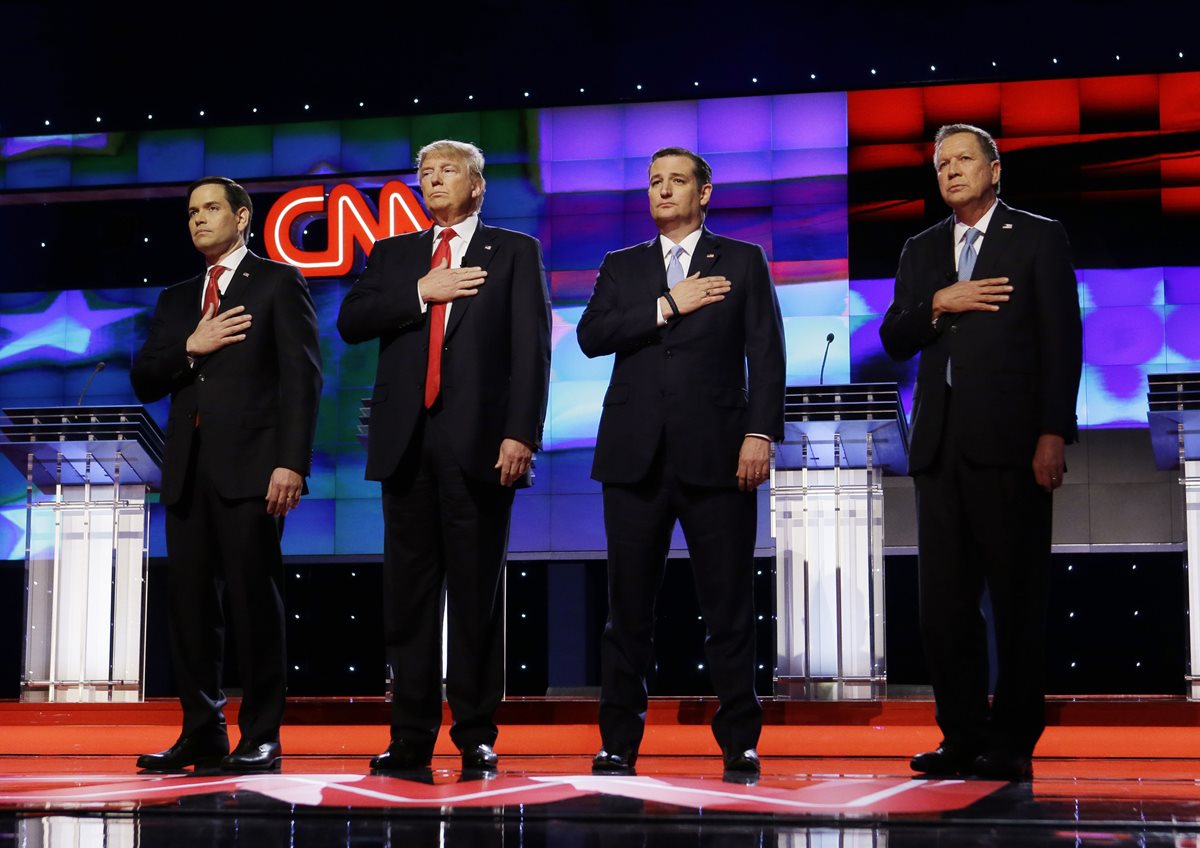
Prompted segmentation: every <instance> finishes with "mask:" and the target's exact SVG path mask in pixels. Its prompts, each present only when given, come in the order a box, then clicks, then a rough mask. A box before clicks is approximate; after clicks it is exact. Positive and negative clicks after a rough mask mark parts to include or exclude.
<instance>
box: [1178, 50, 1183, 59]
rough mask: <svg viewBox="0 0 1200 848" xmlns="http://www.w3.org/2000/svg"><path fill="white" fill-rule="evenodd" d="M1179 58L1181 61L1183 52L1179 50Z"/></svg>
mask: <svg viewBox="0 0 1200 848" xmlns="http://www.w3.org/2000/svg"><path fill="white" fill-rule="evenodd" d="M1179 58H1180V59H1182V58H1183V51H1182V50H1180V51H1179Z"/></svg>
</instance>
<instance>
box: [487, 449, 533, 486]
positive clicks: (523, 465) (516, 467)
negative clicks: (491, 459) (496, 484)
mask: <svg viewBox="0 0 1200 848" xmlns="http://www.w3.org/2000/svg"><path fill="white" fill-rule="evenodd" d="M531 462H533V449H532V448H530V447H529V445H527V444H525V443H524V442H522V441H518V440H517V439H505V440H504V441H502V442H501V443H500V456H499V457H498V458H497V459H496V464H495V465H494V466H492V467H493V468H499V469H500V485H501V486H511V485H512V484H513V483H515V482H517V481H518V480H520V479H521V478H522V477H523V476H525V472H526V471H528V470H529V464H530V463H531Z"/></svg>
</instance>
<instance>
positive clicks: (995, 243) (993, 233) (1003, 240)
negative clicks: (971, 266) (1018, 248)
mask: <svg viewBox="0 0 1200 848" xmlns="http://www.w3.org/2000/svg"><path fill="white" fill-rule="evenodd" d="M1010 212H1011V210H1010V209H1009V208H1008V207H1007V206H1005V205H1004V204H1003V203H1001V202H1000V201H999V200H997V201H996V211H995V212H993V213H992V220H991V221H989V222H988V228H987V232H986V233H985V234H984V237H983V244H982V245H981V246H980V248H979V258H978V259H977V260H976V261H975V272H974V273H973V274H972V275H971V276H972V277H974V278H975V279H976V280H986V279H988V278H989V277H999V276H1002V275H1001V274H999V273H997V272H996V271H995V270H994V269H996V268H998V267H999V264H1000V262H1001V258H1002V257H1003V256H1005V255H1006V254H1007V253H1008V252H1009V250H1010V247H1009V245H1010V244H1011V243H1012V242H1011V239H1012V237H1013V233H1014V232H1015V230H1014V229H1013V217H1012V215H1011V214H1010Z"/></svg>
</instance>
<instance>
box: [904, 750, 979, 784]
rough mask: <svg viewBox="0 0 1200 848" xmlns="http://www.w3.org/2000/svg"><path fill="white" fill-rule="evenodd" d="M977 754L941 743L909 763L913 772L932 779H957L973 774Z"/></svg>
mask: <svg viewBox="0 0 1200 848" xmlns="http://www.w3.org/2000/svg"><path fill="white" fill-rule="evenodd" d="M976 756H977V752H976V751H974V750H970V749H967V748H960V747H958V746H957V745H952V744H948V743H946V742H943V743H942V744H941V745H938V746H937V748H936V749H935V750H933V751H925V752H924V753H921V754H917V755H916V756H915V757H913V758H912V759H911V760H910V761H909V766H910V767H911V768H912V770H913V771H917V772H920V773H921V774H928V775H930V776H932V777H959V776H962V775H965V774H974V772H975V758H976Z"/></svg>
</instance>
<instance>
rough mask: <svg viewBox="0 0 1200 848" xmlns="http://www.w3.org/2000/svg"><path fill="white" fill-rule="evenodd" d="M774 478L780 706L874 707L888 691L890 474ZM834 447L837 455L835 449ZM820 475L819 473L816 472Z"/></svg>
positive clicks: (808, 472)
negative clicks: (885, 477)
mask: <svg viewBox="0 0 1200 848" xmlns="http://www.w3.org/2000/svg"><path fill="white" fill-rule="evenodd" d="M835 439H836V441H837V443H838V444H837V447H838V450H837V452H836V453H837V458H836V459H835V460H834V467H831V468H820V467H810V463H808V462H807V460H806V458H807V457H811V456H812V452H811V450H810V449H809V448H810V447H811V446H810V445H809V444H808V442H807V438H806V437H804V436H801V437H800V439H799V440H798V444H796V445H795V446H796V447H798V448H799V456H800V457H801V458H802V461H801V462H800V467H798V468H779V467H776V468H775V470H774V471H773V487H772V497H773V501H774V512H775V521H774V527H775V532H776V548H775V549H776V616H777V621H776V625H777V635H776V646H777V648H776V651H777V656H776V681H775V694H776V696H777V697H799V698H835V699H843V698H846V699H851V698H874V697H879V696H881V695H882V693H883V690H884V687H885V685H886V673H887V663H886V654H885V649H884V646H885V643H884V637H885V629H884V628H885V622H886V619H885V604H884V598H885V593H884V569H883V483H882V468H881V467H880V466H879V465H878V464H875V463H874V462H873V457H872V456H871V454H872V451H871V450H870V447H869V443H870V442H871V441H872V437H871V436H870V434H868V435H867V436H866V437H865V438H864V439H863V445H864V447H865V448H866V454H865V455H866V461H865V463H864V467H860V468H852V467H843V466H841V465H839V464H837V463H839V462H840V461H841V457H843V456H845V452H844V451H842V450H840V441H841V440H840V436H835ZM831 447H832V445H831ZM812 464H813V465H815V463H812Z"/></svg>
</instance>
